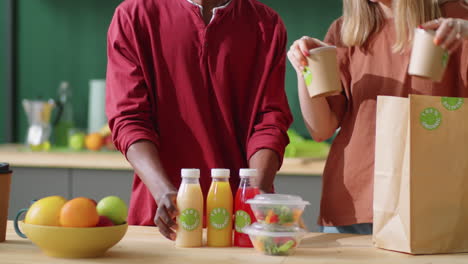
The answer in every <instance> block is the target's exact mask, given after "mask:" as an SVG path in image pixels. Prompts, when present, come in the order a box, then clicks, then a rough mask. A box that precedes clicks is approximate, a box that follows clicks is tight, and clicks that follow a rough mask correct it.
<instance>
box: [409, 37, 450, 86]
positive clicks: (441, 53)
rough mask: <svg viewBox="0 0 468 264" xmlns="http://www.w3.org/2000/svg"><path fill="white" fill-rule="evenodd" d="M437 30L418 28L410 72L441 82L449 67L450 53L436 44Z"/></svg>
mask: <svg viewBox="0 0 468 264" xmlns="http://www.w3.org/2000/svg"><path fill="white" fill-rule="evenodd" d="M434 36H435V31H433V30H424V29H420V28H416V29H415V30H414V40H413V48H412V51H411V58H410V63H409V67H408V73H409V74H410V75H415V76H419V77H423V78H427V79H430V80H432V81H435V82H440V81H441V80H442V77H443V76H444V72H445V68H446V67H447V63H448V59H449V54H448V52H447V51H445V50H444V49H442V48H441V47H439V46H437V45H435V44H434Z"/></svg>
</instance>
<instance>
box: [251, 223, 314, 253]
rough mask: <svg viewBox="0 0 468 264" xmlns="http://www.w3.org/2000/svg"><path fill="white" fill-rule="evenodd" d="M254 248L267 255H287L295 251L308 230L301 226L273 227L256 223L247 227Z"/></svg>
mask: <svg viewBox="0 0 468 264" xmlns="http://www.w3.org/2000/svg"><path fill="white" fill-rule="evenodd" d="M243 230H244V233H246V234H248V235H249V237H250V240H251V241H252V244H253V246H254V248H255V249H256V250H257V251H259V252H261V253H263V254H266V255H274V256H286V255H291V254H293V253H294V252H295V250H296V248H297V247H298V246H299V244H300V243H301V240H302V239H303V238H304V235H305V234H306V231H305V230H304V229H301V228H299V227H273V226H271V225H262V224H260V223H254V224H253V225H251V226H248V227H245V228H244V229H243Z"/></svg>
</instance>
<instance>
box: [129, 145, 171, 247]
mask: <svg viewBox="0 0 468 264" xmlns="http://www.w3.org/2000/svg"><path fill="white" fill-rule="evenodd" d="M127 159H128V161H129V162H130V164H132V166H133V168H134V169H135V172H136V173H137V174H138V176H139V177H140V179H141V180H142V181H143V183H144V184H145V185H146V187H147V188H148V190H149V191H150V192H151V194H152V196H153V198H154V200H155V202H156V204H157V205H158V210H157V211H156V214H155V217H154V223H155V224H156V225H157V226H158V227H159V232H161V234H163V235H164V236H165V237H167V238H169V239H171V240H175V238H176V233H175V229H177V223H176V221H175V218H176V216H177V215H178V214H179V212H178V210H177V205H176V198H177V189H176V188H175V187H174V186H173V185H172V183H171V181H170V180H169V178H168V177H167V175H166V172H165V171H164V168H163V166H162V164H161V160H160V158H159V153H158V149H157V148H156V146H155V145H154V144H153V143H152V142H150V141H146V140H142V141H137V142H135V143H133V144H132V145H131V146H130V147H129V149H128V151H127ZM140 210H141V209H140Z"/></svg>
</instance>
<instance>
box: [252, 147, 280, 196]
mask: <svg viewBox="0 0 468 264" xmlns="http://www.w3.org/2000/svg"><path fill="white" fill-rule="evenodd" d="M279 166H280V159H279V157H278V154H277V153H276V152H275V151H273V150H271V149H261V150H259V151H257V152H256V153H255V154H253V155H252V157H251V158H250V160H249V167H250V168H252V169H257V171H258V187H259V188H260V190H261V191H263V192H267V193H270V192H273V182H274V181H275V176H276V172H277V171H278V170H279Z"/></svg>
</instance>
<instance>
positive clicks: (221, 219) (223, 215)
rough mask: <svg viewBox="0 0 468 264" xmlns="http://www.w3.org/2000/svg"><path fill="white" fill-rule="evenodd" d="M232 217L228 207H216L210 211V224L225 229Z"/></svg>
mask: <svg viewBox="0 0 468 264" xmlns="http://www.w3.org/2000/svg"><path fill="white" fill-rule="evenodd" d="M229 217H231V216H230V215H229V213H228V211H227V210H226V208H221V207H219V208H215V209H213V210H212V211H211V213H210V225H211V226H212V227H214V228H216V229H224V228H226V227H227V226H228V224H229Z"/></svg>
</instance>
